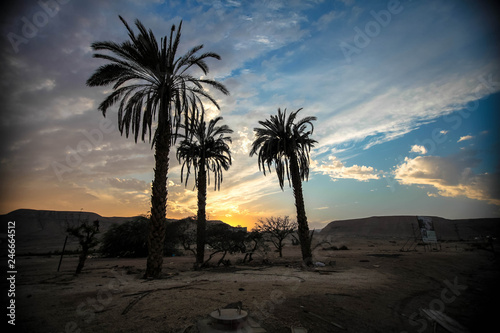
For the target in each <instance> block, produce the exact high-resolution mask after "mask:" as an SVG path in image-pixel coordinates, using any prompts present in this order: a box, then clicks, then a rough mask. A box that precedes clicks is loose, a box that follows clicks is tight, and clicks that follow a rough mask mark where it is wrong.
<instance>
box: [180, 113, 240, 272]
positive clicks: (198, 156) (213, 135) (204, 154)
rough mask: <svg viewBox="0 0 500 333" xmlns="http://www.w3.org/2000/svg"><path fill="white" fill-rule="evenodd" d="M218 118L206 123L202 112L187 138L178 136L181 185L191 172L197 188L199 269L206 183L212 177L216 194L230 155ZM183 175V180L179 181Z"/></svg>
mask: <svg viewBox="0 0 500 333" xmlns="http://www.w3.org/2000/svg"><path fill="white" fill-rule="evenodd" d="M220 120H222V117H216V118H214V119H212V120H210V121H209V122H208V125H207V123H206V122H205V120H204V112H202V113H201V117H200V118H199V119H195V121H194V122H193V124H194V126H193V127H192V129H191V131H189V132H188V135H187V136H185V135H183V134H180V136H181V137H183V138H184V140H182V141H181V143H180V145H179V147H178V148H177V159H178V160H179V163H180V162H181V160H183V162H182V168H181V182H184V181H185V185H186V186H187V183H188V179H189V175H190V173H191V168H194V174H195V184H196V185H195V186H196V187H197V188H198V213H197V217H198V224H197V231H196V265H197V266H198V265H202V264H203V262H204V258H205V243H206V224H207V219H206V212H205V207H206V204H207V180H208V184H209V185H210V172H212V173H213V176H214V191H215V190H220V184H221V182H222V179H223V177H222V171H223V170H225V171H227V170H228V169H229V166H230V165H231V162H232V161H231V152H230V148H229V145H228V142H229V143H231V137H229V136H226V134H231V133H233V130H232V129H230V128H229V127H228V126H227V125H222V126H217V123H218V122H219V121H220ZM184 173H185V174H186V177H185V180H184V179H183V175H184Z"/></svg>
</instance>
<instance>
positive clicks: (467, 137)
mask: <svg viewBox="0 0 500 333" xmlns="http://www.w3.org/2000/svg"><path fill="white" fill-rule="evenodd" d="M472 139H474V136H472V135H464V136H461V137H460V139H458V141H457V142H462V141H467V140H472Z"/></svg>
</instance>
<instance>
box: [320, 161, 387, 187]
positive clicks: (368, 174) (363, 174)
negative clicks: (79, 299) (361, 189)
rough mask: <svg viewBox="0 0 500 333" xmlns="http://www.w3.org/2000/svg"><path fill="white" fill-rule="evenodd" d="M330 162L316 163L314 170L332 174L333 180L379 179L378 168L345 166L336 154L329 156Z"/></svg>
mask: <svg viewBox="0 0 500 333" xmlns="http://www.w3.org/2000/svg"><path fill="white" fill-rule="evenodd" d="M328 159H329V160H330V162H328V163H323V164H315V166H314V168H313V171H314V172H319V173H322V174H324V175H328V176H330V178H332V180H337V179H355V180H358V181H368V180H371V179H379V178H380V176H379V175H378V174H377V170H375V169H374V168H373V167H368V166H364V165H361V166H359V165H356V164H355V165H353V166H349V167H347V166H345V165H344V163H342V161H340V160H338V159H337V158H336V157H335V156H329V157H328Z"/></svg>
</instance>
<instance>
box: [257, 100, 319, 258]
mask: <svg viewBox="0 0 500 333" xmlns="http://www.w3.org/2000/svg"><path fill="white" fill-rule="evenodd" d="M300 110H302V108H301V109H298V110H297V111H295V112H292V113H290V115H289V116H288V119H287V116H286V109H285V110H284V111H283V112H281V109H279V108H278V115H277V116H275V115H271V117H270V119H267V120H265V121H259V124H260V125H261V126H262V127H261V128H254V131H255V140H254V141H253V143H252V149H251V150H250V156H253V155H255V154H257V156H258V163H259V170H262V172H263V173H264V175H265V174H266V167H267V169H268V171H269V172H271V165H273V164H274V165H275V169H276V173H277V175H278V180H279V184H280V187H281V189H282V190H283V185H284V181H285V174H286V177H287V179H288V184H289V185H291V186H292V187H293V195H294V197H295V206H296V208H297V224H298V234H299V240H300V245H301V250H302V259H303V260H304V263H305V264H307V265H310V264H311V263H312V253H311V238H310V235H309V226H308V224H307V216H306V209H305V205H304V196H303V194H302V181H303V180H307V179H308V176H309V152H310V150H311V148H312V147H314V144H315V143H317V141H316V140H313V139H311V138H310V136H311V134H312V133H313V130H314V126H313V124H312V121H314V120H316V117H305V118H303V119H301V120H296V117H297V114H298V113H299V111H300ZM290 178H291V181H292V182H291V184H290Z"/></svg>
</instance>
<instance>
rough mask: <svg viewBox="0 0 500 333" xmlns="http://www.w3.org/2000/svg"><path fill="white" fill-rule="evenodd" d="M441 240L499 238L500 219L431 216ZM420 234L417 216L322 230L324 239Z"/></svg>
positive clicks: (354, 222)
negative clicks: (450, 218)
mask: <svg viewBox="0 0 500 333" xmlns="http://www.w3.org/2000/svg"><path fill="white" fill-rule="evenodd" d="M431 218H432V221H433V224H434V229H435V231H436V235H437V238H438V240H458V239H463V240H468V239H473V238H475V237H485V236H488V235H490V236H494V237H497V238H498V237H500V219H499V218H480V219H461V220H448V219H445V218H442V217H436V216H432V217H431ZM414 232H415V233H417V235H418V232H419V231H418V221H417V216H372V217H367V218H361V219H353V220H339V221H333V222H330V223H329V224H328V225H327V226H326V227H325V228H323V229H322V231H321V233H320V234H321V235H322V236H333V237H363V238H365V237H368V238H387V237H392V238H407V237H411V236H412V235H413V234H414Z"/></svg>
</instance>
